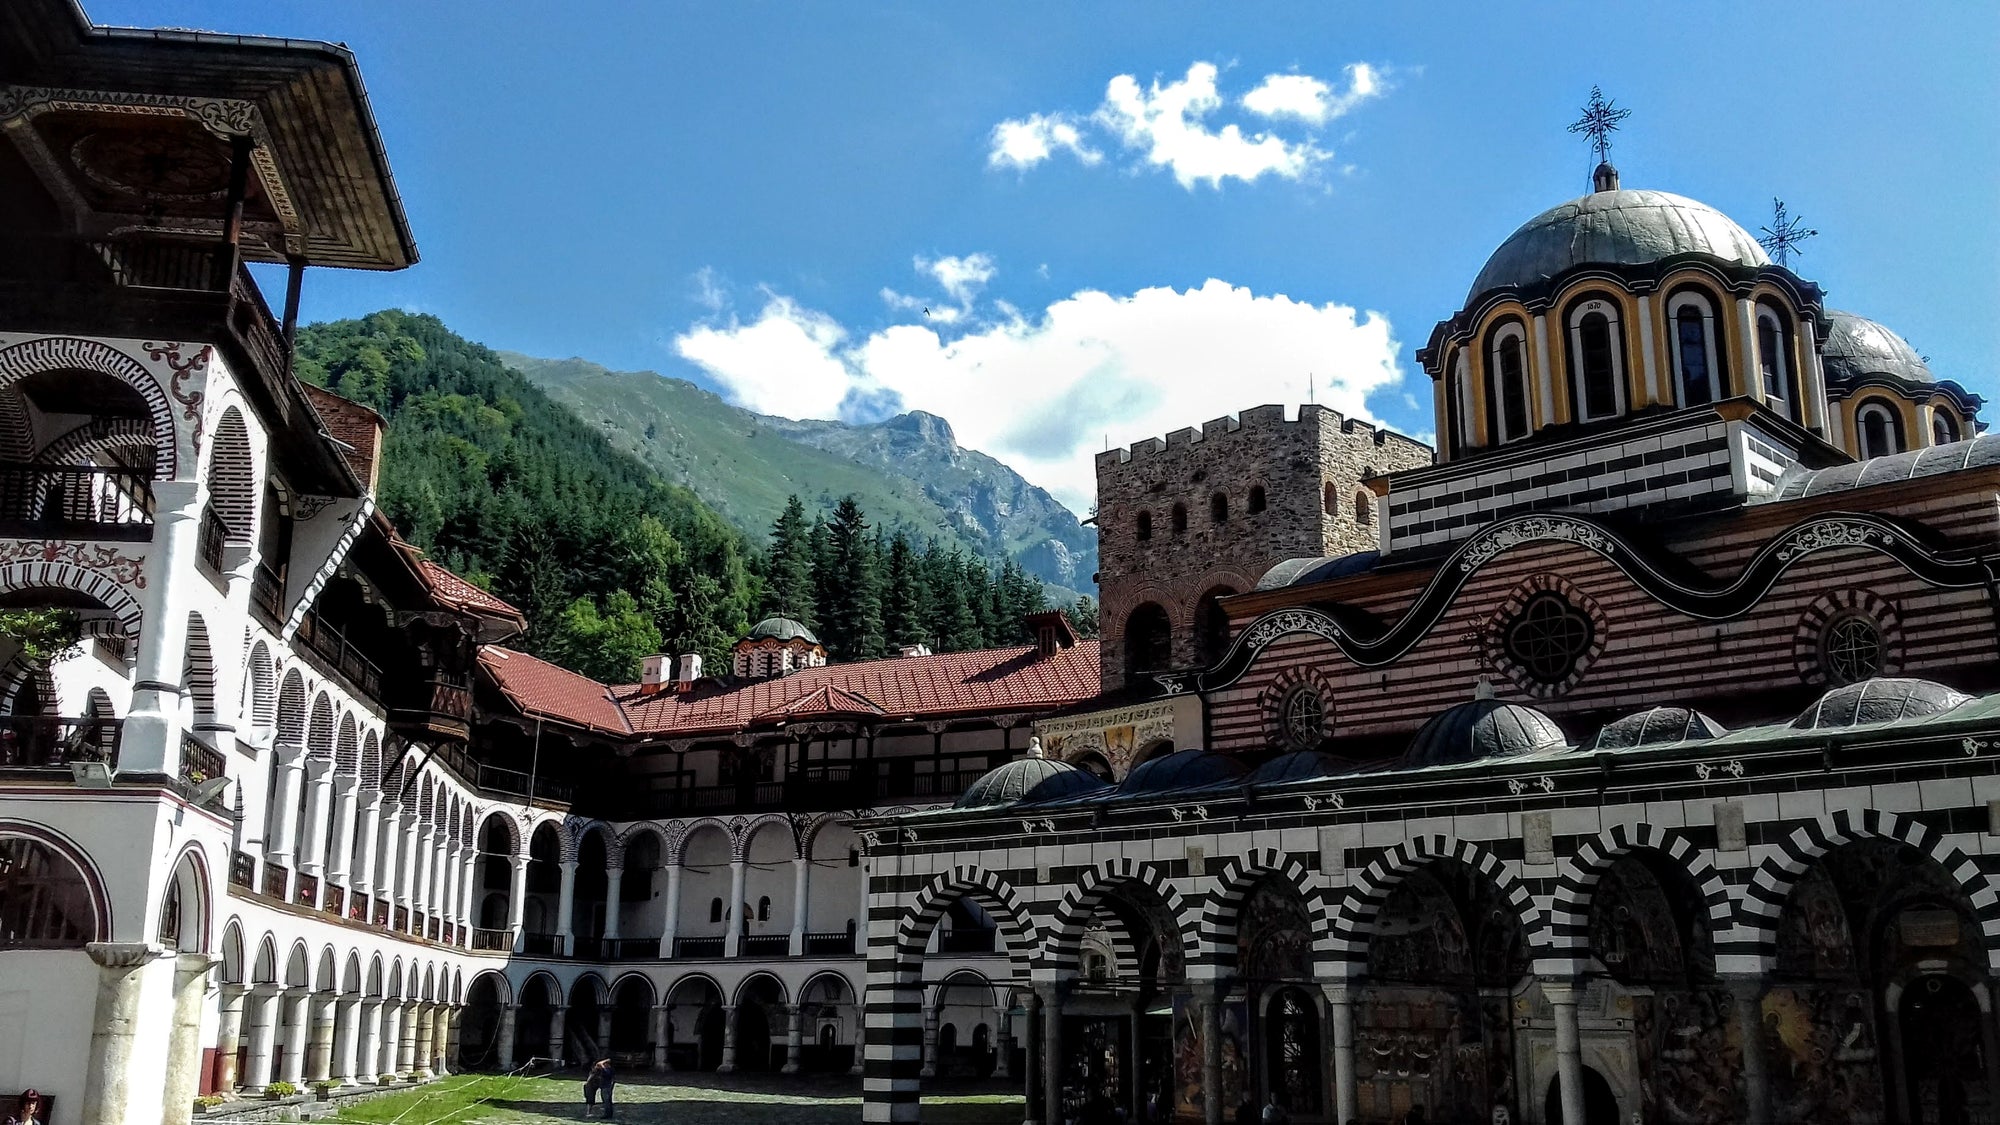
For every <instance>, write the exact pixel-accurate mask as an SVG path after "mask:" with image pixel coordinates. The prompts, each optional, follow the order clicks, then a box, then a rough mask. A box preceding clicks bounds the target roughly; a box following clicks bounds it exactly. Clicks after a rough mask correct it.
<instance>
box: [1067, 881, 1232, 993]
mask: <svg viewBox="0 0 2000 1125" xmlns="http://www.w3.org/2000/svg"><path fill="white" fill-rule="evenodd" d="M1126 883H1138V884H1140V885H1141V886H1144V887H1146V888H1148V889H1149V890H1151V891H1152V892H1153V893H1154V894H1156V895H1158V896H1159V897H1160V901H1161V902H1162V903H1164V904H1165V905H1166V909H1167V914H1168V916H1169V917H1170V918H1171V919H1172V920H1173V923H1174V927H1175V930H1176V932H1177V933H1178V934H1179V936H1180V939H1181V951H1182V958H1183V963H1184V964H1186V965H1193V964H1195V963H1196V961H1197V960H1198V958H1199V955H1200V948H1201V939H1200V929H1201V919H1200V917H1199V916H1198V915H1197V914H1196V913H1195V912H1194V911H1193V910H1192V909H1190V908H1189V906H1188V905H1187V901H1186V900H1185V899H1183V898H1182V897H1181V892H1180V890H1179V889H1178V888H1176V887H1175V886H1174V885H1173V884H1171V883H1169V882H1167V880H1166V877H1165V876H1164V875H1162V874H1160V869H1159V868H1158V867H1155V866H1154V865H1153V864H1150V863H1140V862H1138V861H1137V860H1133V859H1129V858H1128V859H1107V860H1105V861H1104V862H1103V863H1100V864H1098V865H1097V866H1096V867H1092V868H1090V869H1088V870H1086V871H1085V872H1084V873H1083V877H1082V878H1080V879H1078V880H1077V881H1076V883H1075V884H1073V885H1072V886H1071V887H1070V888H1069V890H1067V891H1065V892H1064V893H1063V897H1062V902H1061V903H1060V904H1059V905H1057V907H1056V912H1055V917H1054V918H1053V919H1052V920H1051V921H1050V923H1049V934H1048V938H1047V942H1046V945H1045V946H1044V948H1043V950H1042V958H1043V964H1044V966H1045V967H1047V968H1049V969H1052V970H1054V972H1055V973H1056V974H1057V976H1059V977H1060V976H1073V975H1075V974H1076V971H1077V962H1078V960H1079V952H1078V943H1079V940H1080V939H1081V938H1082V937H1083V931H1084V927H1085V925H1086V924H1087V923H1088V922H1089V921H1090V919H1091V917H1092V916H1093V915H1094V914H1095V912H1096V910H1097V904H1098V902H1099V901H1100V900H1101V899H1102V898H1103V897H1104V894H1105V893H1106V892H1108V891H1110V890H1112V889H1114V888H1116V887H1118V886H1121V885H1123V884H1126ZM1161 936H1162V937H1164V936H1165V935H1161ZM1114 951H1116V947H1115V945H1114Z"/></svg>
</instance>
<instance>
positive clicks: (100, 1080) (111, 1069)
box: [81, 941, 166, 1122]
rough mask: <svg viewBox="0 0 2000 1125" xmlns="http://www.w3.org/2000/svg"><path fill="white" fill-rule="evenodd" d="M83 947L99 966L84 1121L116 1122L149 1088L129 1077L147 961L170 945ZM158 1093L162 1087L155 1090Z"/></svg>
mask: <svg viewBox="0 0 2000 1125" xmlns="http://www.w3.org/2000/svg"><path fill="white" fill-rule="evenodd" d="M84 952H85V953H86V954H87V955H88V956H89V957H90V960H91V961H92V963H94V964H95V965H96V966H97V998H96V1006H95V1008H94V1010H93V1012H92V1018H91V1025H90V1055H89V1057H88V1058H86V1059H85V1060H84V1077H83V1106H82V1107H81V1108H82V1110H83V1113H82V1115H81V1116H82V1120H84V1121H87V1122H98V1121H104V1122H117V1121H124V1120H125V1119H126V1113H127V1109H128V1106H130V1105H131V1104H133V1103H135V1102H136V1103H137V1104H138V1105H141V1106H143V1105H145V1104H146V1091H144V1090H140V1089H134V1088H133V1087H134V1085H135V1084H134V1083H132V1082H131V1081H130V1071H131V1062H132V1052H133V1047H134V1044H135V1043H136V1041H137V1040H138V1038H139V1034H140V1027H141V1021H140V1019H139V1010H140V1003H141V999H142V994H143V993H144V991H145V989H144V985H145V980H144V977H145V970H146V966H148V965H150V964H152V963H153V962H154V961H155V960H157V959H158V958H160V957H161V956H164V955H165V953H166V950H165V949H163V948H161V947H160V946H157V945H150V944H147V943H145V942H124V941H118V942H112V941H93V942H91V943H90V944H88V945H86V946H84ZM152 1094H153V1096H154V1097H156V1098H157V1097H158V1096H159V1091H158V1090H157V1089H155V1090H154V1091H152Z"/></svg>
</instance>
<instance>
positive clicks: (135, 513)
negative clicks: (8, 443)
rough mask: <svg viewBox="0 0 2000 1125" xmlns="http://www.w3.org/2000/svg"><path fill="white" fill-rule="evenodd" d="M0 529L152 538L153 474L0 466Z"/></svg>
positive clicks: (99, 468)
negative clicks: (0, 527)
mask: <svg viewBox="0 0 2000 1125" xmlns="http://www.w3.org/2000/svg"><path fill="white" fill-rule="evenodd" d="M0 524H4V525H5V526H7V528H8V530H11V531H31V530H32V531H35V532H38V533H41V534H45V535H48V536H49V537H51V538H68V539H93V538H96V539H144V538H147V537H149V536H150V535H152V529H153V473H152V470H151V469H122V468H116V467H104V466H99V465H42V464H33V463H24V462H18V461H8V462H0Z"/></svg>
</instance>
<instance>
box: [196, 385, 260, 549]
mask: <svg viewBox="0 0 2000 1125" xmlns="http://www.w3.org/2000/svg"><path fill="white" fill-rule="evenodd" d="M260 483H261V482H260V480H259V475H258V472H257V462H256V458H255V457H254V456H253V455H252V453H251V451H250V430H249V427H247V426H245V425H244V423H243V414H242V412H241V411H239V410H237V409H236V408H235V407H233V406H232V407H230V408H229V409H228V410H226V411H224V412H223V414H222V424H221V425H219V426H217V427H216V429H215V441H214V442H213V443H211V445H210V446H209V454H208V503H209V506H210V507H211V508H213V509H214V510H215V514H216V516H217V517H218V518H220V519H221V520H222V524H223V526H224V527H225V528H227V529H228V542H230V543H234V544H238V545H241V544H247V543H249V542H250V541H251V538H252V536H253V535H255V533H256V530H257V490H258V485H259V484H260Z"/></svg>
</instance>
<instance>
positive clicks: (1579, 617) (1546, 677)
mask: <svg viewBox="0 0 2000 1125" xmlns="http://www.w3.org/2000/svg"><path fill="white" fill-rule="evenodd" d="M1592 635H1593V630H1592V627H1591V624H1590V618H1588V617H1586V616H1584V615H1583V613H1582V612H1581V611H1579V610H1578V609H1577V608H1576V607H1575V606H1572V605H1570V604H1569V601H1568V599H1566V598H1564V597H1563V596H1562V595H1561V594H1557V593H1552V592H1549V591H1544V592H1542V593H1539V594H1536V595H1535V596H1534V597H1532V598H1529V599H1528V602H1527V604H1526V605H1523V606H1522V607H1521V612H1520V613H1519V614H1518V615H1516V616H1515V618H1514V620H1513V621H1511V622H1509V623H1508V625H1507V632H1506V645H1507V655H1508V656H1509V657H1510V658H1512V659H1513V661H1514V662H1515V663H1516V664H1519V665H1520V666H1521V668H1522V670H1524V671H1526V672H1527V673H1528V676H1529V678H1531V679H1533V680H1535V681H1536V682H1538V683H1544V684H1560V683H1562V682H1563V681H1564V680H1567V679H1569V677H1570V674H1571V673H1573V672H1575V671H1576V663H1577V661H1579V660H1582V659H1583V657H1584V655H1585V654H1586V653H1588V652H1589V651H1590V642H1591V640H1592Z"/></svg>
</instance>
